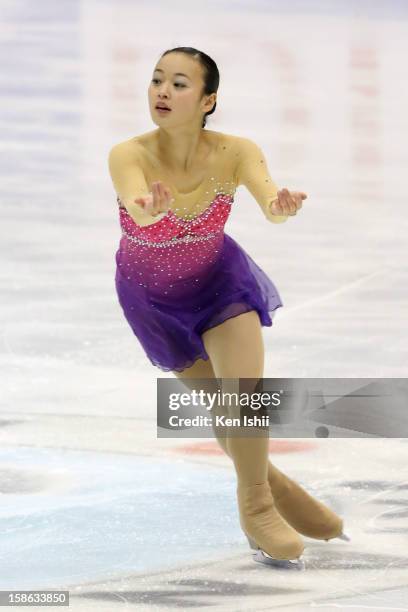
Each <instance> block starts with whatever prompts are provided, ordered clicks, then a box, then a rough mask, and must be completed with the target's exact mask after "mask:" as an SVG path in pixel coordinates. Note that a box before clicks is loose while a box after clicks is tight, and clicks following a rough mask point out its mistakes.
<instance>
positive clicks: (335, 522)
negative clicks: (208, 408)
mask: <svg viewBox="0 0 408 612" xmlns="http://www.w3.org/2000/svg"><path fill="white" fill-rule="evenodd" d="M228 320H230V319H228ZM213 329H214V328H213ZM209 331H210V330H209ZM258 346H260V345H259V344H258ZM258 360H259V363H262V366H263V352H262V354H261V355H260V356H259V355H258ZM173 374H174V375H175V376H176V377H178V378H183V379H185V381H184V384H185V385H186V386H187V387H188V388H189V389H190V390H193V389H197V390H200V389H201V388H204V387H205V385H204V384H200V385H198V386H197V384H196V383H194V380H193V379H207V380H208V381H211V380H213V379H215V372H214V368H213V365H212V362H211V358H210V359H207V360H204V359H197V361H196V362H195V363H194V364H193V365H192V366H190V367H189V368H186V369H184V370H183V371H182V372H178V371H174V372H173ZM189 379H191V383H190V382H189ZM208 390H209V391H214V388H212V389H211V384H210V385H209V388H208ZM216 413H217V414H220V415H221V414H223V415H225V416H228V411H227V410H226V409H225V408H224V407H222V406H219V407H217V408H216ZM213 416H214V415H213ZM213 430H214V434H215V437H216V440H217V442H218V443H219V445H220V447H221V448H222V449H223V450H224V452H225V453H226V454H227V455H228V456H229V457H230V459H232V457H231V453H230V451H229V450H228V444H227V438H226V437H225V432H224V430H223V428H220V427H215V426H214V425H213ZM268 481H269V485H270V488H271V491H272V494H273V496H274V499H275V503H276V506H277V509H278V510H279V512H280V514H281V515H282V516H283V518H284V519H285V520H286V521H287V522H288V523H289V524H290V525H291V526H292V527H294V528H295V529H296V530H297V531H298V532H299V533H301V534H302V535H306V536H308V537H311V538H316V539H320V540H322V539H330V538H334V537H338V536H339V534H341V533H342V530H343V521H342V519H341V518H340V517H338V516H337V515H336V514H335V513H334V512H333V511H332V510H331V509H330V508H328V507H327V506H325V505H324V504H323V503H322V502H320V501H319V500H317V499H315V498H314V497H312V496H311V495H310V494H309V493H307V491H305V490H304V489H303V488H302V487H301V486H300V485H299V484H298V483H297V482H296V481H294V480H292V479H290V478H289V477H288V476H287V475H286V474H284V473H283V472H282V471H280V470H278V468H277V467H276V466H275V465H273V464H272V463H271V462H270V461H268Z"/></svg>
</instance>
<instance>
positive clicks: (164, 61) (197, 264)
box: [109, 47, 348, 567]
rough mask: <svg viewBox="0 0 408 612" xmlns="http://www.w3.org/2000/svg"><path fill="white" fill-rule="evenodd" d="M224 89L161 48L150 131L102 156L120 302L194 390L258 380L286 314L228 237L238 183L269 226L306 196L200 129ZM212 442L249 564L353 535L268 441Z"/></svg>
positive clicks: (214, 72) (157, 353) (203, 61)
mask: <svg viewBox="0 0 408 612" xmlns="http://www.w3.org/2000/svg"><path fill="white" fill-rule="evenodd" d="M218 85H219V72H218V68H217V65H216V63H215V62H214V61H213V59H211V58H210V57H209V56H208V55H206V54H205V53H203V52H202V51H198V50H197V49H194V48H191V47H176V48H174V49H169V50H167V51H165V52H164V53H163V54H162V55H161V56H160V58H159V61H158V62H157V63H156V66H155V68H154V72H153V78H152V80H151V83H150V85H149V90H148V99H149V107H150V113H151V116H152V119H153V121H154V123H155V124H156V125H157V126H158V128H157V129H156V130H153V131H151V132H147V133H144V134H141V135H140V136H136V137H133V138H131V139H130V140H126V141H124V142H121V143H119V144H117V145H115V146H113V148H112V149H111V150H110V152H109V171H110V175H111V178H112V182H113V186H114V188H115V191H116V194H117V203H118V209H119V218H120V226H121V231H122V237H121V240H120V245H119V248H118V250H117V252H116V264H117V265H116V275H115V286H116V290H117V295H118V299H119V303H120V305H121V307H122V309H123V312H124V316H125V317H126V319H127V321H128V323H129V325H130V327H131V329H132V331H133V333H134V334H135V336H136V337H137V338H138V340H139V342H140V344H141V345H142V347H143V349H144V351H145V353H146V356H147V357H148V359H149V360H150V361H151V363H152V364H153V365H155V366H157V367H158V368H160V369H161V370H162V371H165V372H172V373H173V374H174V375H175V376H177V377H179V378H182V379H183V382H187V385H188V380H189V379H191V380H192V384H191V388H194V384H195V383H194V382H193V379H221V380H223V379H235V380H237V379H239V378H248V379H254V380H259V379H260V378H262V377H263V368H264V346H263V338H262V326H271V325H272V318H273V316H274V314H275V312H276V310H277V309H278V308H280V307H282V305H283V304H282V301H281V298H280V295H279V293H278V290H277V288H276V287H275V285H274V283H273V282H272V281H271V280H270V279H269V278H268V276H267V275H266V274H265V273H264V272H263V271H262V270H261V269H260V268H259V267H258V266H257V264H256V263H255V262H254V261H253V260H252V259H251V257H250V256H249V255H248V254H247V253H246V252H245V251H244V249H242V248H241V247H240V246H239V245H238V243H237V242H236V241H234V240H233V239H232V238H231V237H230V236H228V235H227V234H226V233H224V226H225V223H226V221H227V219H228V217H229V214H230V211H231V208H232V205H233V202H234V194H235V191H236V188H237V187H238V186H239V185H241V184H243V185H245V186H246V188H247V189H248V190H249V191H250V193H251V194H252V196H253V197H254V199H255V200H256V202H257V203H258V205H259V206H260V208H261V210H262V213H263V215H264V217H265V218H266V220H267V221H269V222H271V223H282V222H285V221H287V219H288V217H289V216H294V215H296V213H297V211H298V210H299V209H300V208H301V207H302V201H303V200H304V199H306V197H307V195H306V194H305V193H303V192H298V191H289V190H288V189H286V188H282V189H280V190H278V189H277V186H276V185H275V184H274V182H273V181H272V179H271V177H270V175H269V171H268V167H267V163H266V160H265V157H264V155H263V152H262V150H261V149H260V148H259V146H258V145H256V144H255V143H254V142H253V141H252V140H250V139H248V138H245V137H240V136H233V135H230V134H224V133H221V132H216V131H210V130H207V129H204V128H205V125H206V117H207V116H208V115H211V114H212V113H213V112H214V111H215V109H216V98H217V95H216V94H217V90H218ZM148 185H151V191H149V188H148ZM217 440H218V442H219V444H220V446H221V447H222V448H223V450H224V451H225V453H227V455H228V456H229V457H230V458H231V460H232V462H233V464H234V467H235V471H236V475H237V500H238V510H239V517H240V524H241V527H242V529H243V531H244V533H245V534H246V536H247V538H248V541H249V543H250V546H251V547H252V548H253V549H255V550H256V551H257V552H256V553H254V558H255V560H256V561H261V562H263V563H267V564H268V565H279V566H282V565H283V566H285V567H294V566H297V567H299V564H303V561H302V560H301V555H302V553H303V550H304V544H303V540H302V538H301V537H300V535H305V536H308V537H312V538H316V539H319V540H322V539H324V540H329V539H331V538H335V537H341V538H343V539H348V538H347V536H345V535H342V531H343V521H342V519H341V518H340V517H339V516H337V515H336V514H335V513H334V512H333V511H332V510H331V509H329V508H328V507H326V506H325V505H324V504H323V503H321V502H320V501H318V500H317V499H315V498H313V497H312V496H311V495H310V494H309V493H307V492H306V491H305V490H304V489H303V488H302V487H301V486H300V485H299V484H298V483H297V482H296V481H294V480H292V479H290V478H289V477H288V476H286V475H285V474H284V473H283V472H281V471H279V470H278V469H277V468H276V467H275V466H274V465H272V463H271V462H269V461H268V450H269V439H268V437H267V436H265V435H264V436H260V437H249V436H245V437H237V436H228V437H227V438H223V437H221V436H219V437H217ZM303 565H304V564H303Z"/></svg>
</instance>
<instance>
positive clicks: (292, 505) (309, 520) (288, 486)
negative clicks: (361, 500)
mask: <svg viewBox="0 0 408 612" xmlns="http://www.w3.org/2000/svg"><path fill="white" fill-rule="evenodd" d="M268 482H269V486H270V488H271V491H272V495H273V498H274V500H275V505H276V509H277V510H278V512H279V513H280V514H281V516H282V517H283V518H284V519H285V521H287V522H288V523H289V525H291V526H292V527H293V528H294V529H296V531H297V532H298V533H300V534H302V535H304V536H308V537H310V538H315V539H317V540H326V541H328V540H330V539H331V538H340V539H342V540H350V538H349V537H348V536H347V535H346V534H344V533H343V520H342V519H341V518H340V517H339V516H338V515H337V514H336V513H335V512H333V510H330V508H328V507H327V506H325V505H324V504H323V503H322V502H320V501H318V500H317V499H316V498H314V497H312V496H311V495H309V493H307V491H305V490H304V489H303V488H302V487H301V486H300V485H299V484H298V483H297V482H295V481H294V480H292V479H291V478H289V477H288V476H286V475H285V474H283V473H282V472H281V471H280V470H278V468H277V467H276V466H274V465H272V464H271V463H270V462H269V465H268Z"/></svg>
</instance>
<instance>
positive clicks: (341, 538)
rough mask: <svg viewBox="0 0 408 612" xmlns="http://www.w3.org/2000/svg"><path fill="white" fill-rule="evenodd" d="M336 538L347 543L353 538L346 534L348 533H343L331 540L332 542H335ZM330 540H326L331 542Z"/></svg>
mask: <svg viewBox="0 0 408 612" xmlns="http://www.w3.org/2000/svg"><path fill="white" fill-rule="evenodd" d="M336 538H338V539H339V540H345V541H346V542H350V540H351V538H350V537H349V536H348V535H347V534H346V533H342V534H341V535H339V536H336V537H335V538H331V539H332V540H335V539H336ZM329 539H330V538H326V542H328V541H329Z"/></svg>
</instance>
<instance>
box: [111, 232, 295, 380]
mask: <svg viewBox="0 0 408 612" xmlns="http://www.w3.org/2000/svg"><path fill="white" fill-rule="evenodd" d="M194 280H197V279H194V278H192V279H191V281H192V282H191V285H192V286H193V285H194ZM200 281H201V282H200V287H199V290H198V291H196V292H194V291H189V292H188V293H187V294H186V295H185V296H184V297H183V299H178V300H171V299H169V298H168V297H167V296H165V295H163V294H161V295H158V294H155V293H152V292H150V291H149V290H148V289H146V288H145V287H143V286H141V285H140V284H138V283H137V282H134V280H128V278H127V277H126V276H125V275H124V274H123V273H122V271H121V269H120V268H119V266H117V267H116V275H115V285H116V291H117V295H118V299H119V303H120V305H121V307H122V310H123V313H124V315H125V317H126V319H127V321H128V323H129V325H130V327H131V329H132V331H133V333H134V334H135V336H136V337H137V338H138V340H139V342H140V344H141V345H142V347H143V350H144V352H145V353H146V356H147V357H148V359H149V360H150V362H151V363H152V364H153V365H155V366H157V367H158V368H160V369H161V370H163V371H164V372H169V371H173V370H176V371H178V372H181V371H183V370H184V369H185V368H188V367H189V366H191V365H193V363H194V362H195V361H196V360H197V359H200V358H201V359H205V360H207V359H209V355H208V354H207V352H206V350H205V348H204V344H203V341H202V338H201V334H202V333H203V332H204V331H206V330H207V329H210V328H211V327H215V326H216V325H219V324H220V323H222V322H223V321H225V320H226V319H230V318H231V317H236V316H238V315H240V314H243V313H244V312H248V311H250V310H255V311H256V312H257V313H258V315H259V319H260V323H261V325H262V326H265V327H270V326H271V325H272V318H273V316H274V314H275V311H276V310H277V309H278V308H280V307H281V306H283V303H282V300H281V297H280V295H279V293H278V290H277V288H276V287H275V285H274V284H273V282H272V281H271V280H270V279H269V278H268V276H267V275H266V274H265V272H263V270H262V269H261V268H260V267H259V266H258V265H257V264H256V263H255V262H254V261H253V259H252V258H251V257H250V256H249V255H248V254H247V253H246V252H245V251H244V249H243V248H242V247H240V246H239V244H238V243H237V242H236V241H235V240H234V239H233V238H231V236H229V235H228V234H225V233H224V240H223V246H222V251H221V255H220V257H219V258H218V260H217V261H216V263H215V265H213V266H212V267H211V270H210V271H208V273H207V275H206V278H205V279H202V278H201V279H200ZM269 313H270V314H269Z"/></svg>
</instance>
